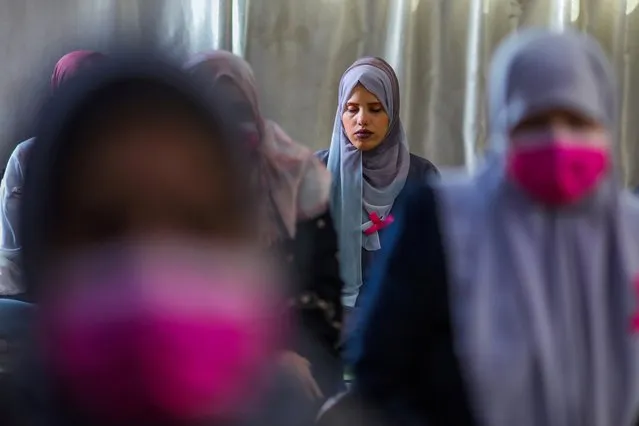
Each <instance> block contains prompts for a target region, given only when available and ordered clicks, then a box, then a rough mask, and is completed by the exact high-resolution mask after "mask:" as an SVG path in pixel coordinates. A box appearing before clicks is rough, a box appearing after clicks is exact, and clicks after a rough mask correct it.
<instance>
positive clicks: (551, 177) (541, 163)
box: [507, 141, 609, 206]
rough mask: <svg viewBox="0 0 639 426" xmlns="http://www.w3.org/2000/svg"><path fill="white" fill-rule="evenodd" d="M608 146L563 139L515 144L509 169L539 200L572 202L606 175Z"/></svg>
mask: <svg viewBox="0 0 639 426" xmlns="http://www.w3.org/2000/svg"><path fill="white" fill-rule="evenodd" d="M608 164H609V152H608V149H606V148H605V147H601V146H597V147H594V146H591V145H584V144H578V143H571V144H562V143H561V142H559V141H553V142H552V143H544V144H543V145H541V146H534V147H531V146H526V147H525V148H519V147H517V148H511V151H510V153H509V155H508V164H507V173H508V176H509V178H510V179H511V180H513V181H514V182H516V183H517V184H518V185H519V186H520V187H521V188H523V189H524V190H525V191H526V192H527V193H528V194H529V195H531V196H532V197H533V198H535V199H536V200H538V201H540V202H542V203H544V204H548V205H553V206H560V205H567V204H572V203H575V202H577V201H579V200H580V199H582V198H583V197H584V196H586V195H587V194H588V193H589V192H591V191H592V190H593V189H594V188H595V187H596V186H597V184H598V183H599V181H600V180H601V179H602V177H603V176H605V174H606V171H607V169H608Z"/></svg>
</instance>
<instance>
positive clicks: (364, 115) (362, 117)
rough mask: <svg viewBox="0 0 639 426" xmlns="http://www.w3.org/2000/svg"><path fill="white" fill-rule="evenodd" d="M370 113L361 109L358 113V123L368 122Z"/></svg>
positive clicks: (363, 124)
mask: <svg viewBox="0 0 639 426" xmlns="http://www.w3.org/2000/svg"><path fill="white" fill-rule="evenodd" d="M368 119H369V117H368V113H367V112H366V111H360V112H359V113H358V114H357V124H358V125H360V126H365V125H367V124H368Z"/></svg>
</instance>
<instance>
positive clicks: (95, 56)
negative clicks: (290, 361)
mask: <svg viewBox="0 0 639 426" xmlns="http://www.w3.org/2000/svg"><path fill="white" fill-rule="evenodd" d="M104 57H105V56H104V55H102V54H101V53H98V52H93V51H91V50H76V51H73V52H69V53H67V54H66V55H64V56H63V57H61V58H60V60H59V61H58V62H57V63H56V64H55V67H54V68H53V75H52V76H51V87H52V88H53V89H54V90H55V89H57V88H58V87H60V84H62V82H63V81H64V80H66V79H67V78H69V77H71V76H73V75H74V74H75V73H76V72H77V71H78V70H80V68H82V67H83V66H85V65H89V64H91V63H92V62H94V61H99V60H101V59H103V58H104Z"/></svg>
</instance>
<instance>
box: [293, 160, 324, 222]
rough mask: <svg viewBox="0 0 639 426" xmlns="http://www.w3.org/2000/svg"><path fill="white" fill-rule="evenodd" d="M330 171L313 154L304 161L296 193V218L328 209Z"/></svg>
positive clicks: (303, 217) (305, 217) (309, 216)
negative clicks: (304, 165)
mask: <svg viewBox="0 0 639 426" xmlns="http://www.w3.org/2000/svg"><path fill="white" fill-rule="evenodd" d="M330 193H331V173H330V172H329V171H328V170H327V169H326V167H325V166H324V164H322V163H321V162H320V160H319V159H317V158H315V157H314V156H309V157H308V158H307V161H306V167H305V168H304V172H303V176H302V180H301V183H300V189H299V193H298V203H297V204H298V206H297V207H298V211H299V214H298V218H299V219H300V220H305V219H312V218H314V217H316V216H319V215H320V214H322V213H324V212H325V211H326V210H328V206H329V197H330Z"/></svg>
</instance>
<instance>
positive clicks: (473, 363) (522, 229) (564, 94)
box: [438, 30, 639, 426]
mask: <svg viewBox="0 0 639 426" xmlns="http://www.w3.org/2000/svg"><path fill="white" fill-rule="evenodd" d="M489 83H490V86H489V96H490V111H489V112H490V124H491V144H492V152H491V155H490V156H489V158H488V159H487V160H488V161H487V163H486V165H485V167H484V169H483V170H480V171H479V173H478V174H477V175H476V176H474V177H471V178H460V179H459V180H457V181H449V182H446V183H442V184H441V187H440V188H439V189H438V194H439V199H440V200H441V207H440V208H441V209H442V211H441V214H440V216H441V218H442V219H441V220H442V223H443V230H444V244H445V246H446V250H447V253H449V254H452V256H449V262H450V264H449V267H450V271H451V298H452V299H451V300H452V307H453V323H454V327H455V336H456V344H457V350H458V354H459V357H460V360H461V362H462V366H463V367H462V372H463V374H464V377H465V379H466V381H467V383H468V386H469V389H470V395H471V399H472V401H473V405H474V408H475V410H476V413H477V416H478V417H479V419H480V423H481V424H484V425H488V426H512V425H517V426H538V425H544V426H575V425H579V426H612V425H614V426H631V425H633V424H634V422H635V421H636V420H637V416H638V415H639V347H638V340H639V336H638V335H637V334H636V333H635V332H633V331H632V329H631V327H630V322H631V318H632V317H633V316H634V315H635V313H636V312H637V297H636V294H637V293H636V292H637V289H636V287H635V283H636V282H637V277H638V276H639V205H638V204H637V201H635V200H634V199H633V198H632V196H631V195H630V194H628V193H626V192H624V191H623V190H622V189H621V188H620V186H619V184H618V179H617V177H616V175H615V173H614V172H613V173H610V174H609V175H608V176H607V177H606V178H605V180H604V181H603V182H601V184H600V185H599V186H598V187H597V188H596V189H595V190H594V193H593V194H592V195H591V196H589V197H587V199H585V200H584V201H583V202H581V203H578V204H577V205H575V206H572V207H568V208H562V209H555V210H552V209H547V208H545V207H543V206H541V205H539V204H537V203H535V202H534V201H533V200H531V199H530V198H528V197H527V196H526V195H525V194H523V193H521V192H520V190H519V189H518V188H516V187H515V186H513V185H511V184H510V183H509V181H508V180H507V179H505V172H504V169H505V167H504V165H505V161H504V158H505V151H506V147H507V140H508V133H509V132H510V131H511V130H512V128H513V127H514V126H515V125H516V124H517V123H518V122H519V121H520V120H521V119H522V118H525V117H527V116H529V115H530V114H534V113H539V112H542V111H543V110H548V109H554V108H567V109H569V110H576V111H579V112H581V113H582V114H586V115H587V116H588V117H592V118H594V119H596V120H598V121H599V122H600V123H602V124H603V125H604V126H606V127H607V128H608V129H609V131H610V135H611V137H612V138H613V139H612V140H613V141H614V140H616V138H615V126H616V123H617V112H616V111H617V108H616V104H617V95H616V93H615V87H614V79H613V74H612V71H611V69H610V65H609V63H608V61H607V60H606V58H605V55H604V54H603V52H602V51H601V49H600V48H599V46H598V45H597V43H596V42H595V41H594V40H592V39H591V38H589V37H587V36H585V35H582V34H578V33H575V32H572V31H568V32H565V33H554V32H550V31H548V30H528V31H523V32H521V33H518V34H515V35H513V36H512V37H511V38H510V39H508V40H507V41H506V42H505V43H504V44H503V45H502V46H501V48H500V49H499V50H498V52H497V54H496V56H495V59H494V62H493V68H492V73H491V76H490V82H489ZM613 149H614V148H613Z"/></svg>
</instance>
